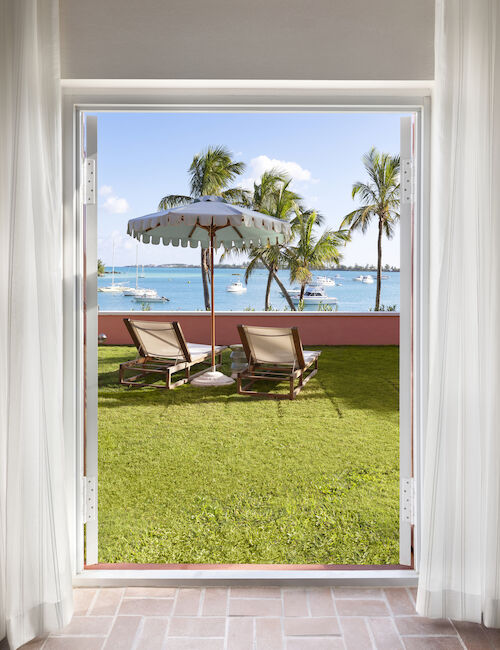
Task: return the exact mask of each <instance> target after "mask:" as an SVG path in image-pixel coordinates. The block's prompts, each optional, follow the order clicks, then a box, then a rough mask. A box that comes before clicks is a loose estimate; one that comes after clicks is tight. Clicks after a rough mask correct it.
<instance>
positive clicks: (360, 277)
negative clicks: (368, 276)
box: [353, 275, 365, 282]
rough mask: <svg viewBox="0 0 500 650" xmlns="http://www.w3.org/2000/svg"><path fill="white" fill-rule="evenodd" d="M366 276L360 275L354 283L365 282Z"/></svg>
mask: <svg viewBox="0 0 500 650" xmlns="http://www.w3.org/2000/svg"><path fill="white" fill-rule="evenodd" d="M364 277H365V276H364V275H358V277H357V278H353V281H354V282H363V278H364Z"/></svg>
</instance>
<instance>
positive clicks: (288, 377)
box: [237, 325, 321, 399]
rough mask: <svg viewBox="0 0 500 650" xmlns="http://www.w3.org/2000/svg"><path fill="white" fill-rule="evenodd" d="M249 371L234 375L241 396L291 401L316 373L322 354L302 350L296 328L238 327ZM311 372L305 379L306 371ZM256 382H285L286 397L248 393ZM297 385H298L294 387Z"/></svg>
mask: <svg viewBox="0 0 500 650" xmlns="http://www.w3.org/2000/svg"><path fill="white" fill-rule="evenodd" d="M238 332H239V334H240V338H241V342H242V344H243V349H244V350H245V355H246V358H247V362H248V368H246V369H245V370H241V371H240V372H239V373H238V375H237V383H238V393H239V394H240V395H260V396H262V397H272V398H274V399H294V398H295V397H296V396H297V395H298V394H299V393H300V391H301V390H302V389H303V388H304V386H305V385H306V384H307V382H308V381H309V380H310V379H311V377H314V375H315V374H316V373H317V372H318V357H319V355H320V354H321V352H313V351H311V352H309V351H305V350H303V349H302V343H301V340H300V336H299V330H298V329H297V328H296V327H253V326H248V325H238ZM309 369H312V370H311V371H310V372H309V374H308V375H307V376H306V371H307V370H309ZM257 380H266V381H275V382H282V381H288V382H289V384H290V390H289V392H288V393H259V392H256V391H252V390H249V388H250V387H251V386H252V385H253V384H254V383H255V382H256V381H257ZM296 382H297V385H295V383H296Z"/></svg>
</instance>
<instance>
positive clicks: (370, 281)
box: [353, 275, 373, 284]
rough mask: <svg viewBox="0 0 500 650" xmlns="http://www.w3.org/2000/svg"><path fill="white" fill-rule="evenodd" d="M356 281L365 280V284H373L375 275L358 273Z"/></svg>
mask: <svg viewBox="0 0 500 650" xmlns="http://www.w3.org/2000/svg"><path fill="white" fill-rule="evenodd" d="M353 280H354V281H355V282H363V284H373V276H371V275H358V277H357V278H353Z"/></svg>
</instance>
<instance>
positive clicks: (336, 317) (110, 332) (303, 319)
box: [99, 312, 399, 345]
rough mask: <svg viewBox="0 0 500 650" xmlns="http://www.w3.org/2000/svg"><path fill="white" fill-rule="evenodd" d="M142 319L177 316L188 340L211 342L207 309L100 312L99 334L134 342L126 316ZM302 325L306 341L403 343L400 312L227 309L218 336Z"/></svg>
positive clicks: (114, 341) (112, 341) (225, 340)
mask: <svg viewBox="0 0 500 650" xmlns="http://www.w3.org/2000/svg"><path fill="white" fill-rule="evenodd" d="M127 317H128V318H135V319H138V320H165V321H173V320H176V321H178V322H179V323H180V325H181V327H182V331H183V332H184V336H185V337H186V340H188V341H190V342H191V343H209V342H210V314H209V313H206V312H194V313H193V312H157V313H152V312H147V313H144V312H129V313H126V312H123V313H122V312H120V313H117V312H113V313H110V312H108V313H101V314H99V334H106V336H107V337H108V338H107V344H109V345H122V344H130V343H132V341H131V340H130V336H129V334H128V332H127V329H126V328H125V325H124V324H123V319H124V318H127ZM240 323H243V324H246V325H264V326H267V327H291V326H293V325H295V326H297V327H298V328H299V332H300V336H301V338H302V342H303V343H304V345H399V314H397V313H391V312H389V313H386V312H385V313H378V314H375V313H368V314H366V313H364V314H348V313H334V314H331V313H319V314H318V313H306V312H300V313H296V314H293V313H290V312H284V313H283V312H282V313H265V312H255V313H254V312H244V313H231V312H224V313H220V314H218V315H217V316H216V339H217V344H219V345H228V344H231V343H237V342H239V336H238V332H237V330H236V326H237V325H239V324H240Z"/></svg>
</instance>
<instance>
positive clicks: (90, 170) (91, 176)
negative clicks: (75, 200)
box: [84, 158, 96, 205]
mask: <svg viewBox="0 0 500 650" xmlns="http://www.w3.org/2000/svg"><path fill="white" fill-rule="evenodd" d="M84 180H85V204H86V205H95V195H96V192H95V159H94V158H87V159H86V160H85V179H84Z"/></svg>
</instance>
